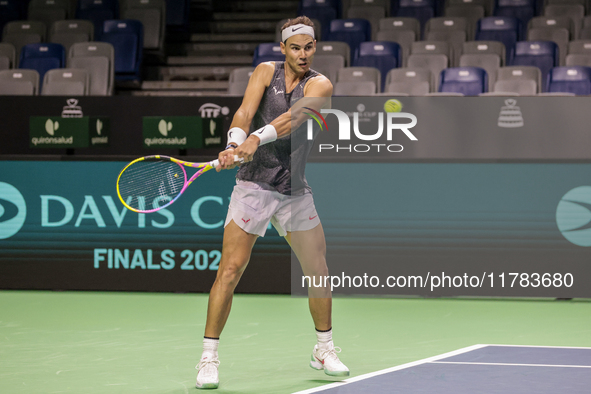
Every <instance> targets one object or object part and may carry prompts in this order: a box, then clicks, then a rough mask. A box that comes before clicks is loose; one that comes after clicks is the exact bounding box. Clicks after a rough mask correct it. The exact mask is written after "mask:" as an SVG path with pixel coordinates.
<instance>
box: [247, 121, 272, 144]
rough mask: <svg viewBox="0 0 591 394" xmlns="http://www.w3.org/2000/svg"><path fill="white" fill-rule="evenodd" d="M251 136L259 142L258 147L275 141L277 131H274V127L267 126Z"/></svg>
mask: <svg viewBox="0 0 591 394" xmlns="http://www.w3.org/2000/svg"><path fill="white" fill-rule="evenodd" d="M252 135H256V136H257V137H258V138H259V139H260V140H261V143H260V144H259V145H265V144H268V143H269V142H273V141H275V140H276V139H277V130H275V127H273V126H271V125H270V124H268V125H266V126H263V127H261V128H260V129H258V130H256V131H253V132H252Z"/></svg>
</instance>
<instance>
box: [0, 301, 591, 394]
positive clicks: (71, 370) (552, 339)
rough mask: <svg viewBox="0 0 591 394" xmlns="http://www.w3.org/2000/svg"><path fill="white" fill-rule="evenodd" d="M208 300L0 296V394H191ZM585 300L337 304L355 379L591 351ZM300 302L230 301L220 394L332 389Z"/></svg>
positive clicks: (338, 326)
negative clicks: (470, 353)
mask: <svg viewBox="0 0 591 394" xmlns="http://www.w3.org/2000/svg"><path fill="white" fill-rule="evenodd" d="M206 306H207V295H206V294H170V293H95V292H41V291H38V292H37V291H36V292H27V291H1V292H0V392H2V393H11V394H12V393H82V392H83V393H87V394H92V393H166V394H172V393H187V392H197V389H195V387H194V384H195V376H196V372H197V371H196V370H195V369H194V366H195V365H196V364H197V361H198V359H199V356H200V353H201V339H202V335H203V328H204V324H205V311H206ZM589 327H591V302H589V300H577V299H575V300H571V301H555V300H545V299H542V300H522V299H521V300H513V299H510V300H508V299H419V298H410V299H400V298H395V299H392V298H381V299H375V298H372V299H369V298H337V299H335V300H334V337H335V343H336V345H338V346H340V347H341V348H342V349H343V352H342V353H341V354H340V357H341V359H342V360H343V361H344V362H345V363H346V364H347V366H348V367H349V368H350V369H351V376H352V377H355V376H358V375H362V374H366V373H370V372H373V371H378V370H381V369H385V368H390V367H394V366H397V365H401V364H405V363H409V362H412V361H416V360H420V359H424V358H427V357H432V356H435V355H439V354H442V353H446V352H450V351H453V350H455V349H459V348H463V347H467V346H471V345H475V344H479V343H488V344H509V345H535V346H574V347H589V346H591V335H590V334H591V329H590V328H589ZM315 340H316V338H315V334H314V327H313V325H312V322H311V318H310V316H309V313H308V308H307V300H306V299H303V298H302V299H300V298H291V297H289V296H277V295H275V296H259V295H237V296H236V297H235V300H234V304H233V311H232V314H231V315H230V319H229V321H228V324H227V326H226V329H225V330H224V333H223V335H222V337H221V342H220V350H219V354H220V360H221V365H220V388H219V389H218V391H217V392H219V393H252V394H254V393H256V394H261V393H292V392H296V391H301V390H305V389H309V388H313V387H317V386H320V385H323V384H327V383H331V382H334V381H336V380H338V379H334V378H330V377H328V376H326V375H324V374H323V373H321V372H318V371H314V370H312V369H311V368H310V367H309V366H308V362H309V357H310V352H311V349H312V347H313V345H314V343H315Z"/></svg>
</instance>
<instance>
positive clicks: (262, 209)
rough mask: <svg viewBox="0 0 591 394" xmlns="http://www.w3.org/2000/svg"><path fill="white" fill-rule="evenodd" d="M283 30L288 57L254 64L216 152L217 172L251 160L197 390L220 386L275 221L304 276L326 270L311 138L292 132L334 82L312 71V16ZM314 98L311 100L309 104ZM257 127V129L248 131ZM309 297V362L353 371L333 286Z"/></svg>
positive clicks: (235, 205) (238, 194)
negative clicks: (335, 324)
mask: <svg viewBox="0 0 591 394" xmlns="http://www.w3.org/2000/svg"><path fill="white" fill-rule="evenodd" d="M281 35H282V42H281V43H280V45H281V52H282V53H283V54H285V62H266V63H261V64H259V65H258V66H257V67H256V69H255V70H254V72H253V74H252V76H251V77H250V81H249V83H248V87H247V88H246V92H245V94H244V99H243V101H242V105H241V106H240V108H239V109H238V111H237V112H236V114H235V115H234V118H233V121H232V125H231V128H230V130H229V131H228V146H227V147H226V150H224V151H223V152H221V153H220V154H219V157H218V159H219V161H220V166H219V167H218V168H217V171H220V170H222V169H230V168H233V167H235V164H234V155H237V156H239V157H242V158H244V162H245V163H244V164H242V165H241V166H240V169H239V170H238V173H237V176H236V178H237V181H236V186H235V187H234V191H233V192H232V197H231V201H230V205H229V208H228V215H227V217H226V223H225V228H224V240H223V246H222V258H221V261H220V265H219V270H218V273H217V277H216V280H215V282H214V284H213V287H212V288H211V292H210V294H209V304H208V310H207V323H206V325H205V337H204V339H203V354H202V356H201V360H200V361H199V364H198V365H197V367H196V368H197V369H198V370H199V372H198V374H197V384H196V386H197V388H217V387H218V385H219V378H218V366H219V359H218V344H219V337H220V334H221V333H222V330H223V328H224V325H225V324H226V320H227V319H228V315H229V313H230V308H231V305H232V298H233V294H234V289H235V287H236V285H237V284H238V281H239V280H240V277H241V276H242V273H243V272H244V270H245V268H246V265H247V264H248V261H249V259H250V254H251V251H252V247H253V246H254V243H255V241H256V239H257V238H258V237H259V236H261V237H262V236H264V235H265V230H266V229H267V226H268V224H269V222H271V223H272V224H273V226H274V227H275V228H276V229H277V231H278V232H279V234H280V235H281V236H284V237H285V238H286V239H287V242H288V243H289V244H290V246H291V248H292V249H293V251H294V252H295V254H296V256H297V257H298V260H299V261H300V264H301V266H302V270H303V272H304V275H306V276H310V277H314V276H316V277H318V276H325V275H328V268H327V266H326V258H325V254H326V243H325V239H324V231H323V229H322V225H321V223H320V219H319V218H318V213H317V212H316V208H315V207H314V201H313V198H312V193H311V190H310V188H309V187H308V185H307V183H306V180H305V177H304V175H303V165H302V161H303V163H304V164H305V158H306V156H307V154H308V153H309V151H310V149H311V141H308V140H307V139H306V138H299V139H298V138H296V134H297V133H294V134H293V135H290V134H291V133H292V129H294V130H295V128H294V127H295V126H297V125H299V124H302V123H303V122H304V120H305V119H304V118H303V117H302V112H301V111H298V110H297V109H296V108H297V104H296V103H297V101H298V100H300V99H301V98H303V97H314V98H316V99H308V100H311V101H316V102H317V103H316V105H318V107H317V108H320V107H321V106H322V105H330V96H331V95H332V84H331V83H330V81H329V80H328V79H327V78H326V77H324V76H323V75H321V74H319V73H318V72H316V71H314V70H312V69H310V66H311V63H312V59H313V57H314V52H315V51H316V40H315V39H314V24H313V23H312V22H311V21H310V19H309V18H307V17H305V16H301V17H298V18H296V19H292V20H289V21H288V22H287V23H286V24H285V25H283V27H282V32H281ZM308 100H305V101H306V105H308V106H310V105H311V104H310V102H309V101H308ZM294 105H295V106H294ZM296 112H297V114H296ZM251 125H252V126H253V130H255V131H253V132H251V133H250V135H249V134H248V130H251ZM300 142H301V143H300ZM292 146H293V148H292ZM294 161H299V163H295V162H294ZM292 171H293V172H292ZM308 294H309V307H310V313H311V315H312V319H313V321H314V325H315V328H316V335H317V340H318V343H317V344H316V345H315V346H314V348H313V350H312V357H311V361H310V366H311V367H312V368H314V369H317V370H324V372H325V373H326V374H327V375H332V376H348V375H349V369H348V368H347V367H346V366H345V365H344V364H343V363H342V362H341V361H340V360H339V358H338V356H337V354H336V353H337V352H340V349H339V348H335V346H334V344H333V341H332V321H331V314H332V299H331V293H330V289H329V288H311V287H310V288H309V289H308Z"/></svg>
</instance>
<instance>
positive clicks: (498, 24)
mask: <svg viewBox="0 0 591 394" xmlns="http://www.w3.org/2000/svg"><path fill="white" fill-rule="evenodd" d="M521 31H522V29H521V22H520V21H519V19H517V18H513V17H507V16H489V17H486V18H482V19H480V20H479V21H478V23H477V25H476V40H477V41H500V42H502V43H503V44H504V45H505V49H506V50H507V56H506V59H507V62H510V61H511V59H512V58H513V54H514V51H515V43H516V42H517V41H519V40H521V37H522V35H521Z"/></svg>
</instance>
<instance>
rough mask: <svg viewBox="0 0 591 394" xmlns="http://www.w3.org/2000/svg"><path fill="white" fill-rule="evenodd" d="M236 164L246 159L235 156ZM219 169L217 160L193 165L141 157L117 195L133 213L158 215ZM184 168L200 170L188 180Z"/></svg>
mask: <svg viewBox="0 0 591 394" xmlns="http://www.w3.org/2000/svg"><path fill="white" fill-rule="evenodd" d="M234 161H235V162H242V161H243V159H241V158H239V157H238V156H234ZM218 165H219V161H218V160H212V161H209V162H206V163H191V162H188V161H183V160H178V159H175V158H173V157H168V156H162V155H155V156H145V157H140V158H139V159H136V160H134V161H132V162H131V163H129V164H128V165H126V166H125V168H124V169H123V170H122V171H121V173H120V174H119V177H118V178H117V195H118V196H119V199H120V200H121V202H122V203H123V205H125V207H127V208H128V209H130V210H132V211H134V212H139V213H150V212H156V211H158V210H160V209H163V208H166V207H168V206H169V205H170V204H172V203H173V202H175V201H176V200H177V199H178V198H179V197H180V196H181V194H183V192H184V191H185V190H186V189H187V187H188V186H189V185H190V184H191V183H192V182H193V181H194V180H195V179H197V178H198V177H199V176H201V175H202V174H204V173H205V172H207V171H209V170H211V169H213V168H215V167H217V166H218ZM185 167H193V168H197V172H196V173H195V174H193V176H192V177H191V178H189V179H188V180H187V172H186V171H185Z"/></svg>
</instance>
